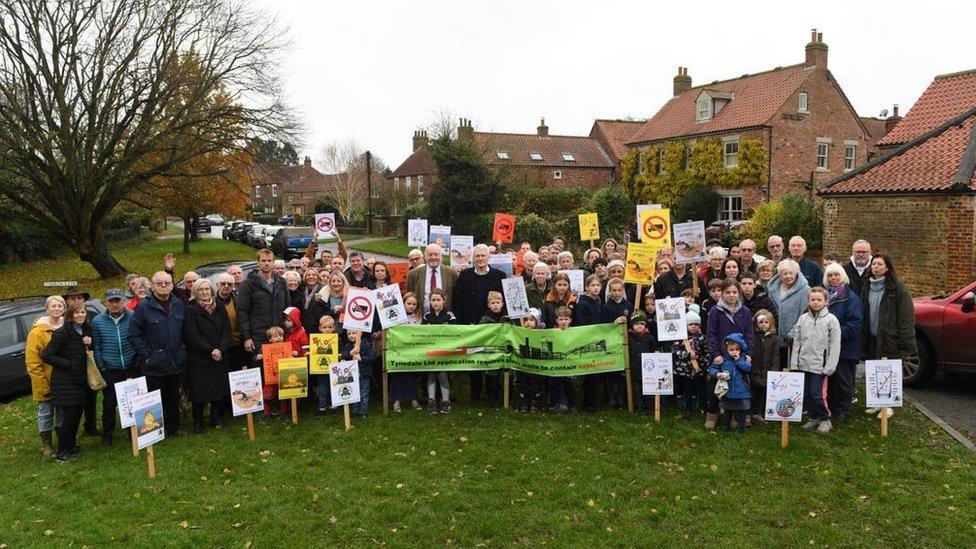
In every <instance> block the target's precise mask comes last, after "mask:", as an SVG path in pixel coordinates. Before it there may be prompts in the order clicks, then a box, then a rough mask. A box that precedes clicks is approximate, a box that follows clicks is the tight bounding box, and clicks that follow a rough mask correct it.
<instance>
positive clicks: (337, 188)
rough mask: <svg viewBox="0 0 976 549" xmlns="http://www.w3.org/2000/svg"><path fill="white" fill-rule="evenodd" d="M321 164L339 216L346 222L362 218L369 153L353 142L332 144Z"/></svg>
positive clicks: (323, 155)
mask: <svg viewBox="0 0 976 549" xmlns="http://www.w3.org/2000/svg"><path fill="white" fill-rule="evenodd" d="M320 164H321V166H322V171H323V172H325V178H326V188H327V189H328V194H329V200H330V201H331V202H332V204H333V205H334V206H335V208H336V212H337V213H338V214H339V215H340V216H341V217H342V218H343V219H345V220H349V219H353V218H354V217H356V216H358V214H359V213H360V212H362V211H363V210H364V209H365V207H366V194H367V191H366V151H364V150H363V148H362V147H361V146H359V143H356V142H355V141H354V140H352V139H349V140H347V141H342V142H335V143H329V144H328V145H326V146H325V149H323V150H322V158H321V159H320ZM376 183H378V182H376Z"/></svg>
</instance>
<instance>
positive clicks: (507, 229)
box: [491, 213, 515, 244]
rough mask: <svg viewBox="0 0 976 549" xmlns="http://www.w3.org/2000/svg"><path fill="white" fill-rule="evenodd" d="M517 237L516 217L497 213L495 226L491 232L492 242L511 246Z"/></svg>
mask: <svg viewBox="0 0 976 549" xmlns="http://www.w3.org/2000/svg"><path fill="white" fill-rule="evenodd" d="M514 236H515V216H514V215H509V214H504V213H496V214H495V224H494V226H493V227H492V230H491V241H492V242H496V243H497V242H500V243H502V244H511V243H512V238H514Z"/></svg>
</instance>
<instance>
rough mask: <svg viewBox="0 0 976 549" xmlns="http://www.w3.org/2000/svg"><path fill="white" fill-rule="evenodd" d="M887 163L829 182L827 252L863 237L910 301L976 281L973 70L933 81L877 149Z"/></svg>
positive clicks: (881, 161) (880, 160)
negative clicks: (890, 264) (885, 259)
mask: <svg viewBox="0 0 976 549" xmlns="http://www.w3.org/2000/svg"><path fill="white" fill-rule="evenodd" d="M879 147H881V148H882V150H883V151H885V152H884V156H881V157H879V158H877V159H875V160H872V161H871V162H869V163H868V164H865V165H864V166H861V167H859V168H857V169H855V170H853V171H851V172H849V173H847V174H844V175H843V176H841V177H838V178H836V179H834V180H833V181H831V182H829V183H828V184H827V185H825V186H824V187H823V188H822V189H821V190H820V195H821V196H822V197H823V199H824V249H825V250H836V251H840V252H845V251H847V250H848V249H849V247H850V245H851V243H852V242H853V241H854V240H856V239H858V238H864V239H866V240H868V241H869V242H871V244H872V247H873V248H874V249H875V250H876V251H880V252H885V253H888V254H889V255H891V257H892V259H893V261H894V262H895V266H896V268H897V269H898V272H899V275H900V276H901V277H902V278H903V279H904V280H905V283H906V284H907V285H908V286H909V288H910V289H911V290H912V292H913V293H914V294H915V295H926V294H935V293H941V292H945V291H949V290H953V289H957V288H959V287H961V286H962V285H964V284H968V283H970V282H972V281H973V280H974V277H976V177H974V171H976V70H972V71H967V72H962V73H955V74H948V75H943V76H938V77H936V78H935V80H934V81H933V82H932V84H930V85H929V87H928V89H926V90H925V92H924V93H923V94H922V96H921V97H920V98H919V100H918V102H916V103H915V105H914V106H913V107H912V109H911V110H910V111H909V112H908V115H906V116H905V118H904V120H902V121H900V122H899V123H898V124H897V125H896V126H895V127H894V128H893V129H892V130H891V132H890V133H888V134H887V135H886V136H885V137H884V138H883V139H882V140H881V141H880V142H879Z"/></svg>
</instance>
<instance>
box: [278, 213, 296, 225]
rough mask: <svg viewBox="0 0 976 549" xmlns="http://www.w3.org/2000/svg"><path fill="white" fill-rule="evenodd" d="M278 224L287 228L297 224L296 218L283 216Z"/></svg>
mask: <svg viewBox="0 0 976 549" xmlns="http://www.w3.org/2000/svg"><path fill="white" fill-rule="evenodd" d="M278 224H279V225H284V226H286V227H290V226H292V225H294V224H295V216H292V215H283V216H281V217H279V218H278Z"/></svg>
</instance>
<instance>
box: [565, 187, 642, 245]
mask: <svg viewBox="0 0 976 549" xmlns="http://www.w3.org/2000/svg"><path fill="white" fill-rule="evenodd" d="M636 205H637V204H636V203H635V202H634V200H633V199H631V198H630V197H629V196H627V193H626V192H624V190H623V188H622V187H621V186H620V185H610V186H607V187H604V188H602V189H600V190H599V191H597V192H596V193H595V194H594V195H593V196H592V197H590V199H589V200H588V201H587V202H586V204H585V205H584V206H583V210H581V211H578V212H575V213H573V214H572V215H571V216H570V218H571V219H569V221H571V222H572V225H573V227H574V229H573V231H572V232H571V233H568V234H567V236H568V238H571V239H572V240H578V239H579V219H577V217H576V215H577V214H579V213H588V212H596V213H597V214H598V215H599V217H600V238H601V239H604V238H615V239H617V240H619V239H620V237H621V236H622V235H623V234H624V233H625V232H627V231H629V230H630V226H631V224H632V223H633V222H634V209H635V207H636ZM563 215H564V216H565V214H563Z"/></svg>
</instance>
